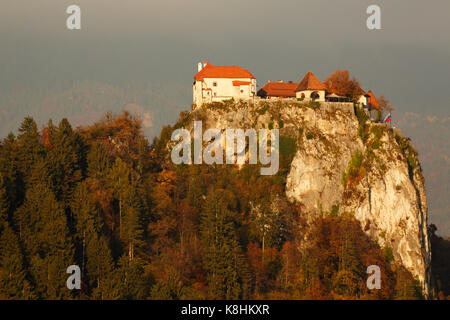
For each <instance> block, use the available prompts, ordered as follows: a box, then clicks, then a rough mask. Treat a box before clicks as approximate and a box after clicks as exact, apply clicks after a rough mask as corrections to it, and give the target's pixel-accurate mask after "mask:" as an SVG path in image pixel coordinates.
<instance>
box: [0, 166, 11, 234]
mask: <svg viewBox="0 0 450 320" xmlns="http://www.w3.org/2000/svg"><path fill="white" fill-rule="evenodd" d="M8 213H9V201H8V195H7V192H6V185H5V181H4V179H3V175H2V173H1V172H0V234H1V232H2V228H3V225H6V224H7V223H8V220H9V217H8Z"/></svg>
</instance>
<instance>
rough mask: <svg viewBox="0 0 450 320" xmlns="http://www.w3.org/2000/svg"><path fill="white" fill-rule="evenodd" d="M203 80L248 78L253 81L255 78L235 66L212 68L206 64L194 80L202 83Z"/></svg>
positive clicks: (209, 64) (248, 72)
mask: <svg viewBox="0 0 450 320" xmlns="http://www.w3.org/2000/svg"><path fill="white" fill-rule="evenodd" d="M204 78H250V79H255V77H254V76H253V75H252V74H251V73H250V71H248V70H245V69H242V68H241V67H237V66H213V65H212V64H211V63H208V64H207V65H206V66H205V67H204V68H203V69H202V70H200V71H199V72H198V73H197V74H196V75H195V76H194V79H195V80H197V81H202V80H203V79H204Z"/></svg>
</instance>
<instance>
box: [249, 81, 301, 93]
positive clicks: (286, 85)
mask: <svg viewBox="0 0 450 320" xmlns="http://www.w3.org/2000/svg"><path fill="white" fill-rule="evenodd" d="M297 86H298V83H297V82H268V83H266V84H265V85H264V87H262V88H261V89H260V90H259V91H258V96H261V97H267V96H270V97H295V88H297Z"/></svg>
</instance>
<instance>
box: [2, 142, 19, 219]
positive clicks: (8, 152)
mask: <svg viewBox="0 0 450 320" xmlns="http://www.w3.org/2000/svg"><path fill="white" fill-rule="evenodd" d="M15 140H16V138H15V136H14V135H13V134H12V133H10V134H9V135H8V137H7V138H6V139H5V140H4V141H3V144H2V146H1V149H0V172H2V174H3V178H4V183H5V188H6V192H7V198H8V200H9V216H11V215H12V213H13V212H14V211H15V210H16V209H17V207H18V206H19V205H20V204H21V202H22V200H23V196H24V188H25V187H24V185H23V182H22V177H21V175H20V173H19V171H18V159H17V150H16V143H15Z"/></svg>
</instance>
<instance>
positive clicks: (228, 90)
mask: <svg viewBox="0 0 450 320" xmlns="http://www.w3.org/2000/svg"><path fill="white" fill-rule="evenodd" d="M194 79H195V81H194V83H193V85H192V91H193V104H194V107H195V106H201V105H202V104H204V103H210V102H215V101H224V100H230V99H234V100H244V101H248V100H252V99H254V98H255V96H256V79H255V77H254V76H253V75H252V74H251V73H250V72H249V71H248V70H245V69H242V68H241V67H237V66H213V65H212V64H210V63H207V62H205V63H204V64H202V63H199V64H198V73H197V74H196V75H195V76H194Z"/></svg>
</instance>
